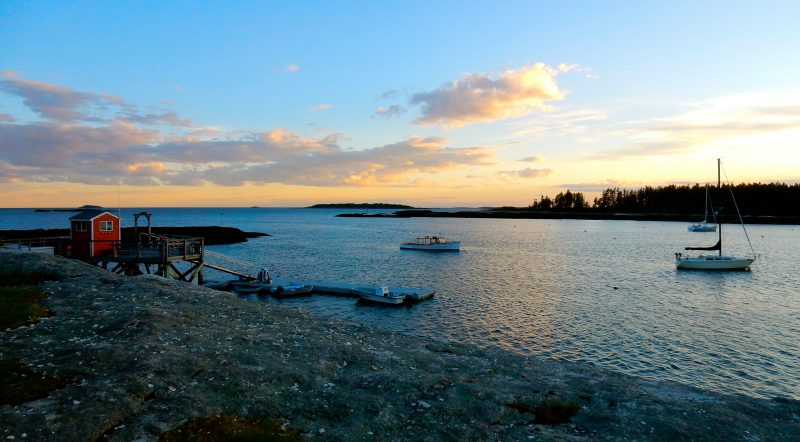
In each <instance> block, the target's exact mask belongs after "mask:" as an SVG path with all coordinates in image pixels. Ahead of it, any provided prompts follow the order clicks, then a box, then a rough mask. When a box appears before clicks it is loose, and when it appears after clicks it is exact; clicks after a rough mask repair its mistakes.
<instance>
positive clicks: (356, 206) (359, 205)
mask: <svg viewBox="0 0 800 442" xmlns="http://www.w3.org/2000/svg"><path fill="white" fill-rule="evenodd" d="M413 208H414V207H412V206H406V205H405V204H391V203H331V204H314V205H313V206H309V207H307V209H413Z"/></svg>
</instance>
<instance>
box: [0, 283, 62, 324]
mask: <svg viewBox="0 0 800 442" xmlns="http://www.w3.org/2000/svg"><path fill="white" fill-rule="evenodd" d="M45 298H47V294H46V293H44V292H43V291H41V290H39V289H36V288H33V287H0V330H6V329H9V328H17V327H21V326H23V325H29V324H33V323H34V322H36V321H38V320H39V319H40V318H47V317H50V316H53V313H52V312H51V311H50V310H48V309H47V308H46V307H45V306H43V305H41V304H39V303H38V302H36V301H41V300H42V299H45Z"/></svg>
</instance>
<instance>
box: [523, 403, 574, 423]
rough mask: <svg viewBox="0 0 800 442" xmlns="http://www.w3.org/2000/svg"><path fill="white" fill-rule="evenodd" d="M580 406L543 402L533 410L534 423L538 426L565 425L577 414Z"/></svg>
mask: <svg viewBox="0 0 800 442" xmlns="http://www.w3.org/2000/svg"><path fill="white" fill-rule="evenodd" d="M580 409H581V405H580V404H578V403H575V402H569V401H556V400H551V401H544V402H542V403H540V404H539V405H537V406H536V407H535V408H534V409H533V413H534V414H535V415H536V420H535V421H534V422H536V423H539V424H565V423H567V422H569V421H570V419H572V416H575V415H576V414H578V411H580Z"/></svg>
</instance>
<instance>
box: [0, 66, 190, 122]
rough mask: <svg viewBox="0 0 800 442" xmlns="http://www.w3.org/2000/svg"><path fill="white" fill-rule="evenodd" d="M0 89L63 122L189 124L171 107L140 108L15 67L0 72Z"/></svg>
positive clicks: (37, 110) (34, 110)
mask: <svg viewBox="0 0 800 442" xmlns="http://www.w3.org/2000/svg"><path fill="white" fill-rule="evenodd" d="M0 91H2V92H5V93H7V94H10V95H16V96H18V97H20V98H22V100H23V103H24V104H25V105H26V106H27V107H28V108H29V109H30V110H32V111H33V112H35V113H37V114H39V116H41V117H42V118H44V119H46V120H50V121H55V122H58V123H62V124H73V123H78V122H91V123H104V122H111V121H115V122H129V123H133V124H141V125H168V126H180V127H191V126H192V125H193V123H192V121H191V120H188V119H184V118H180V117H179V116H178V115H177V114H175V113H174V112H170V111H160V112H141V111H140V110H139V109H138V108H137V106H135V105H133V104H131V103H128V102H127V101H125V100H123V99H122V98H120V97H118V96H115V95H110V94H105V93H100V94H98V93H93V92H81V91H76V90H74V89H70V88H68V87H64V86H59V85H56V84H52V83H44V82H40V81H33V80H27V79H24V78H20V77H19V74H17V73H16V72H14V71H3V72H0Z"/></svg>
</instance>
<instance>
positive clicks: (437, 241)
mask: <svg viewBox="0 0 800 442" xmlns="http://www.w3.org/2000/svg"><path fill="white" fill-rule="evenodd" d="M400 248H401V249H407V250H431V251H455V252H457V251H459V250H460V249H461V242H460V241H451V240H448V239H446V238H445V237H443V236H420V237H418V238H417V239H415V240H414V241H407V242H404V243H402V244H400Z"/></svg>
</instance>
